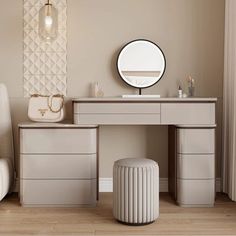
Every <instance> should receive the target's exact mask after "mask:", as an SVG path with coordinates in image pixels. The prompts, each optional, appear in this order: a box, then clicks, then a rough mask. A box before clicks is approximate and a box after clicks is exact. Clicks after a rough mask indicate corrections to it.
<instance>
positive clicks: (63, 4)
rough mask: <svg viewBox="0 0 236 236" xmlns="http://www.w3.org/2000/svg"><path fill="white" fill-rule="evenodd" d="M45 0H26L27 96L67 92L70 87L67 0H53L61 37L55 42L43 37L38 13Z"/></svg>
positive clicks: (25, 88)
mask: <svg viewBox="0 0 236 236" xmlns="http://www.w3.org/2000/svg"><path fill="white" fill-rule="evenodd" d="M45 3H46V0H24V97H29V96H30V95H31V94H34V93H39V94H44V95H50V94H55V93H60V94H63V95H66V90H67V84H66V83H67V33H66V22H67V0H51V3H52V4H53V5H54V6H55V7H56V8H57V10H58V27H59V28H58V37H57V39H56V40H55V41H53V42H52V43H50V44H49V43H46V42H43V41H42V40H40V38H39V35H38V17H39V10H40V8H41V7H42V6H43V5H44V4H45Z"/></svg>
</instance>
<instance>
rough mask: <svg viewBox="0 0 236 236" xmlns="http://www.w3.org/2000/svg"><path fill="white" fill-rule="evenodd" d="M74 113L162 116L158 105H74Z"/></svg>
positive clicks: (108, 103) (109, 103)
mask: <svg viewBox="0 0 236 236" xmlns="http://www.w3.org/2000/svg"><path fill="white" fill-rule="evenodd" d="M74 113H79V114H91V113H92V114H120V113H122V114H132V113H134V114H153V113H157V114H160V104H157V103H136V102H133V103H128V102H127V103H126V102H125V103H124V102H123V103H112V102H107V103H74Z"/></svg>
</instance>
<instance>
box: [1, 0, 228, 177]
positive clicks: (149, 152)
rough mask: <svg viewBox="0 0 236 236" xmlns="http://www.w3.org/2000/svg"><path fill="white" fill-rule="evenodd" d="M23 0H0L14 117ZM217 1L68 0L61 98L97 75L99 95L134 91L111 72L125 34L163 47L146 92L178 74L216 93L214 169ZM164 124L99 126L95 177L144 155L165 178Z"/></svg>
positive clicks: (170, 87)
mask: <svg viewBox="0 0 236 236" xmlns="http://www.w3.org/2000/svg"><path fill="white" fill-rule="evenodd" d="M22 13H23V0H22V1H21V0H1V8H0V22H2V23H3V24H1V27H0V36H1V37H0V38H1V40H0V70H1V77H0V78H1V79H0V81H1V82H4V83H6V85H7V87H8V89H9V93H10V97H11V105H12V114H13V121H14V127H15V137H17V134H16V130H17V129H16V124H17V123H18V122H20V121H25V120H26V119H27V115H26V114H27V113H26V111H27V99H23V89H22V86H23V85H22V81H23V79H22V77H23V73H22V58H23V55H22V53H23V44H22V38H23V32H22V29H23V27H22V26H23V22H22ZM223 33H224V0H119V1H117V0H96V1H95V0H68V97H74V96H88V94H89V84H90V83H91V82H93V81H98V82H99V84H100V85H101V86H102V88H103V90H104V92H105V95H106V96H116V95H120V94H125V93H126V94H127V93H134V92H135V89H132V88H130V87H128V86H127V85H126V84H125V83H123V82H122V81H121V80H120V78H119V76H118V74H117V72H116V66H115V62H116V57H117V54H118V52H119V50H120V49H121V47H122V46H123V45H124V44H125V43H127V42H128V41H130V40H133V39H136V38H147V39H150V40H153V41H154V42H156V43H157V44H159V46H160V47H161V48H162V49H163V51H164V53H165V55H166V60H167V70H166V73H165V75H164V77H163V78H162V80H161V81H160V82H159V83H158V84H156V85H155V86H153V87H152V88H149V89H146V90H144V93H146V94H155V93H158V94H161V95H162V96H173V95H176V91H177V86H178V84H179V83H181V84H182V86H183V87H186V83H185V78H186V76H187V75H189V74H191V75H192V76H193V77H194V78H195V79H196V93H197V95H199V96H214V97H218V98H219V103H218V110H217V119H218V125H219V129H218V135H217V153H218V171H217V175H218V176H219V175H220V165H219V163H220V157H221V153H220V152H221V128H220V127H221V110H222V78H223V38H224V34H223ZM166 131H167V127H137V126H133V127H125V126H116V127H110V126H107V127H102V128H101V133H100V176H101V177H111V173H112V164H113V162H114V160H116V159H118V158H122V157H127V156H132V157H143V156H145V157H146V156H147V157H150V158H153V159H156V160H157V161H158V162H159V165H160V172H161V173H160V175H161V177H167V155H168V153H167V138H168V136H167V132H166Z"/></svg>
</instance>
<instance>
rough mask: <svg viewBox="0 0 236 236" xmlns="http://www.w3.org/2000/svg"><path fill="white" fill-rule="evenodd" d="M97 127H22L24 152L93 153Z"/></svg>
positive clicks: (22, 147) (94, 151) (22, 150)
mask: <svg viewBox="0 0 236 236" xmlns="http://www.w3.org/2000/svg"><path fill="white" fill-rule="evenodd" d="M96 139H97V129H20V153H22V154H27V153H28V154H37V153H38V154H51V153H53V154H71V153H76V154H92V153H96V152H97V143H96V142H97V141H96Z"/></svg>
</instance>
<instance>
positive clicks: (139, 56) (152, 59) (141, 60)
mask: <svg viewBox="0 0 236 236" xmlns="http://www.w3.org/2000/svg"><path fill="white" fill-rule="evenodd" d="M165 67H166V61H165V57H164V54H163V52H162V50H161V49H160V48H159V47H158V46H157V45H156V44H155V43H153V42H151V41H148V40H135V41H132V42H130V43H128V44H127V45H126V46H125V47H124V48H123V49H122V50H121V52H120V54H119V56H118V60H117V68H118V72H119V74H120V76H121V78H122V79H123V80H124V81H125V82H126V83H127V84H129V85H131V86H133V87H135V88H147V87H150V86H152V85H154V84H155V83H157V82H158V81H159V80H160V79H161V77H162V76H163V74H164V71H165Z"/></svg>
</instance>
